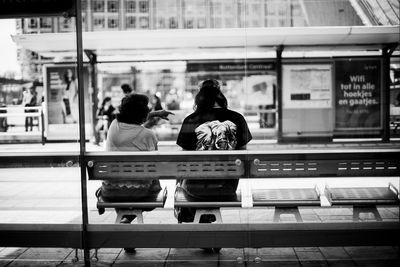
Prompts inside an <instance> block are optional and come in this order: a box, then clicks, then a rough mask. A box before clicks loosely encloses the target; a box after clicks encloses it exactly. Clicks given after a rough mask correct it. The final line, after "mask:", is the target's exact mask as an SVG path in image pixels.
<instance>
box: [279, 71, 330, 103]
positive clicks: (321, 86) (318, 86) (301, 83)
mask: <svg viewBox="0 0 400 267" xmlns="http://www.w3.org/2000/svg"><path fill="white" fill-rule="evenodd" d="M331 77H332V70H331V65H314V64H313V65H312V64H307V65H284V66H283V80H282V82H283V84H282V86H283V107H284V108H285V109H297V108H301V109H303V108H306V109H309V108H331V107H332V78H331Z"/></svg>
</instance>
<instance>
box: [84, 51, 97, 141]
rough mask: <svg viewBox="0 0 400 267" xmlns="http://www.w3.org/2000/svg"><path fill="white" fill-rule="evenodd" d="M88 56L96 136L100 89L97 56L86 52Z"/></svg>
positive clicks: (92, 116) (93, 125) (91, 52)
mask: <svg viewBox="0 0 400 267" xmlns="http://www.w3.org/2000/svg"><path fill="white" fill-rule="evenodd" d="M85 54H86V56H87V57H88V58H89V63H90V69H91V73H90V79H91V81H92V92H91V96H90V99H91V111H92V114H91V118H92V125H91V128H92V133H93V134H95V131H96V121H97V108H98V106H99V99H98V97H97V96H98V94H99V88H98V80H97V55H96V53H95V52H94V51H93V50H85Z"/></svg>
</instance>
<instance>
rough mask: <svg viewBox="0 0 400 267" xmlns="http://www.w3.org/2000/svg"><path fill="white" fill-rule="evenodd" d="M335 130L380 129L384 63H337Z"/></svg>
mask: <svg viewBox="0 0 400 267" xmlns="http://www.w3.org/2000/svg"><path fill="white" fill-rule="evenodd" d="M335 73H336V74H335V76H336V79H335V83H336V98H335V102H336V124H335V126H336V129H349V130H350V129H376V128H381V126H382V124H381V110H382V108H381V106H382V103H381V61H380V60H379V59H346V60H337V61H336V62H335Z"/></svg>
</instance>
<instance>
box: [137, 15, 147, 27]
mask: <svg viewBox="0 0 400 267" xmlns="http://www.w3.org/2000/svg"><path fill="white" fill-rule="evenodd" d="M139 26H140V28H141V29H148V28H149V18H148V17H140V18H139Z"/></svg>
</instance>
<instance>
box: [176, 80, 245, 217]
mask: <svg viewBox="0 0 400 267" xmlns="http://www.w3.org/2000/svg"><path fill="white" fill-rule="evenodd" d="M251 139H252V136H251V133H250V131H249V128H248V126H247V123H246V120H245V119H244V117H243V116H242V115H241V114H239V113H237V112H235V111H232V110H230V109H228V101H227V99H226V97H225V96H224V94H223V93H222V91H221V88H220V84H219V82H218V81H217V80H205V81H203V82H202V83H201V84H200V91H199V92H198V94H197V95H196V97H195V106H194V112H193V113H192V114H190V115H189V116H187V117H186V118H185V119H184V121H183V124H182V127H181V130H180V132H179V135H178V139H177V142H176V143H177V144H178V145H179V146H180V147H182V148H183V149H185V150H233V149H236V150H238V149H245V148H246V144H247V143H248V142H249V141H250V140H251ZM238 182H239V180H238V179H210V180H182V181H179V185H178V186H180V188H181V189H182V190H183V192H184V193H185V194H186V195H187V196H189V197H192V198H197V199H213V198H214V199H218V198H221V197H222V198H225V197H232V196H234V195H235V192H236V190H237V186H238ZM194 215H195V210H194V209H191V208H182V209H180V210H176V216H177V218H178V220H179V221H182V222H192V221H193V219H194Z"/></svg>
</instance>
